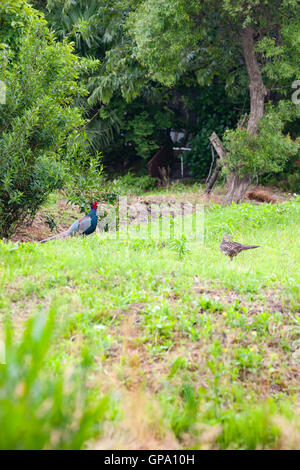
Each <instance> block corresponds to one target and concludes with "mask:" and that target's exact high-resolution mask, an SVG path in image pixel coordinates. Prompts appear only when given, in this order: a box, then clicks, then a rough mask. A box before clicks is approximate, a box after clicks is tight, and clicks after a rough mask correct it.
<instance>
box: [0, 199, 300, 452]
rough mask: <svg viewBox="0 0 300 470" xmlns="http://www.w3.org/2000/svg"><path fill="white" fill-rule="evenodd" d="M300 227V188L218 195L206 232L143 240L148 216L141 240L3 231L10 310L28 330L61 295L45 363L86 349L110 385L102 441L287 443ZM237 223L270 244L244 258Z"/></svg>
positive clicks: (292, 409) (295, 383)
mask: <svg viewBox="0 0 300 470" xmlns="http://www.w3.org/2000/svg"><path fill="white" fill-rule="evenodd" d="M156 223H158V222H156ZM299 228H300V201H299V198H298V200H297V199H296V198H294V199H292V200H291V201H289V202H286V203H283V204H280V205H267V204H262V205H260V206H256V205H250V204H242V205H238V206H235V205H233V206H231V207H226V208H224V207H221V206H216V205H215V206H208V207H207V208H206V210H205V239H204V243H203V244H202V243H200V241H199V240H198V241H197V240H196V241H189V240H188V239H183V238H182V237H177V238H176V239H175V241H174V240H173V242H168V241H163V242H162V241H160V240H153V239H151V238H144V239H143V238H142V233H143V230H144V227H141V229H140V230H141V231H140V232H137V231H136V230H135V238H131V239H122V237H120V239H116V240H112V239H110V237H109V234H102V235H95V236H90V237H88V238H73V239H68V240H58V241H53V242H50V243H48V244H45V245H39V244H35V243H33V244H21V245H19V246H18V245H16V244H13V243H9V244H6V245H5V244H3V243H2V244H1V245H0V256H1V257H0V274H1V280H0V286H1V297H0V308H1V312H2V313H1V315H2V317H3V318H4V317H6V316H10V317H11V318H12V322H13V324H14V328H15V332H16V337H17V338H21V336H22V331H23V329H24V323H25V321H26V320H27V319H28V318H32V317H33V316H35V315H38V314H39V315H47V312H48V311H49V309H51V308H53V305H55V312H56V313H55V328H54V332H53V335H52V342H51V345H50V346H49V350H48V352H47V354H46V356H45V358H44V360H43V370H44V373H46V375H48V376H52V375H53V376H55V374H57V370H58V369H59V370H60V371H61V372H60V373H64V372H66V373H67V371H68V370H69V368H70V367H72V368H73V367H81V364H82V361H83V360H84V362H85V367H86V368H87V376H86V378H85V381H84V383H83V384H82V387H85V386H86V387H87V388H88V389H89V390H90V391H91V394H92V397H93V398H92V399H93V401H97V399H99V400H100V399H101V397H103V394H105V395H107V396H110V401H109V403H110V405H109V406H110V407H111V408H110V412H109V413H108V417H107V418H106V419H107V425H106V426H105V427H104V431H103V433H102V434H101V435H100V436H99V439H97V440H96V441H94V440H93V441H91V442H89V443H87V444H86V445H88V446H89V447H96V448H101V447H104V446H105V445H107V446H109V448H141V447H146V448H157V447H158V446H160V448H238V449H253V448H274V447H275V448H280V446H283V445H289V444H282V442H283V441H282V440H281V439H282V438H281V436H282V435H283V434H284V430H282V429H281V425H279V424H278V422H277V421H276V419H277V415H278V416H279V415H280V416H281V418H282V420H286V422H288V423H291V419H292V417H293V416H294V415H296V403H297V399H299V393H300V386H299V375H298V372H297V371H298V370H299V362H300V314H299V299H300V294H299V278H300V273H299V270H300V266H299V260H300V246H299V235H300V233H299ZM132 230H133V229H131V233H133V232H132ZM139 233H140V236H138V235H139ZM224 233H233V234H234V239H235V240H238V241H240V242H244V243H247V244H258V245H260V246H261V248H259V249H257V250H253V251H252V250H251V251H247V252H244V253H242V254H240V255H239V256H238V257H237V258H235V259H234V260H233V261H232V262H231V261H230V260H229V258H227V257H225V256H224V255H222V254H221V253H220V251H219V248H218V245H219V243H220V240H221V239H222V236H223V234H224ZM0 406H1V402H0ZM281 422H283V421H281ZM299 422H300V421H299V420H298V422H296V423H294V422H293V424H289V425H290V426H294V427H293V429H294V431H295V429H297V426H299ZM295 432H296V431H295ZM297 432H298V431H297ZM290 445H292V444H290ZM293 445H296V446H300V440H298V441H297V442H296V444H293ZM151 446H152V447H151Z"/></svg>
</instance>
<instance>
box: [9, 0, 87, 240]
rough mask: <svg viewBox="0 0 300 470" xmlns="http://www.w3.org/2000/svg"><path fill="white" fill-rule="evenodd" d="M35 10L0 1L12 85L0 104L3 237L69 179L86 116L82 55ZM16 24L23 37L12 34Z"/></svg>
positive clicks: (26, 6) (29, 216) (32, 213)
mask: <svg viewBox="0 0 300 470" xmlns="http://www.w3.org/2000/svg"><path fill="white" fill-rule="evenodd" d="M33 12H34V10H32V9H31V8H30V7H28V5H27V4H26V3H25V2H24V1H22V0H20V1H18V2H17V3H15V2H13V1H12V0H9V1H8V2H5V3H4V5H3V4H1V5H0V22H1V24H2V23H3V22H4V24H5V28H4V29H1V31H0V80H2V81H4V80H5V83H6V90H7V91H6V102H5V103H4V104H0V107H1V114H0V237H5V238H7V237H9V236H10V235H11V234H12V233H13V232H14V230H15V229H16V227H17V226H18V225H20V224H21V223H24V222H25V221H26V220H30V219H31V218H32V217H33V216H34V215H35V213H36V212H37V210H38V208H39V207H40V206H41V204H42V203H43V202H45V200H46V198H47V196H48V195H49V193H50V192H52V191H53V190H56V189H59V188H61V187H62V186H63V183H64V181H65V177H66V168H67V161H68V160H71V159H72V158H74V155H72V154H68V151H69V149H72V147H71V146H70V145H68V142H69V141H70V140H72V141H73V140H74V138H76V136H77V134H78V132H79V129H80V128H81V127H82V126H83V124H84V120H83V119H82V117H81V115H80V112H79V110H78V109H77V108H75V107H72V106H71V102H72V99H73V98H74V97H75V96H78V95H81V94H84V93H85V91H84V89H82V88H81V86H80V84H79V83H78V77H79V71H80V67H81V65H80V62H79V59H78V58H77V57H76V56H75V55H73V53H72V46H71V45H68V44H61V43H57V42H55V40H54V38H53V36H52V34H51V33H50V32H49V30H48V29H47V26H46V24H45V21H44V20H43V19H40V18H39V15H38V14H37V13H36V12H35V13H33ZM23 17H24V21H21V20H22V18H23ZM16 22H17V23H16ZM16 24H17V25H18V26H17V29H18V41H17V44H15V41H13V40H12V37H13V35H12V34H11V31H14V30H15V28H16ZM20 25H23V30H22V33H23V35H22V36H21V32H20ZM1 42H2V44H1ZM4 43H5V44H4ZM10 46H11V47H10Z"/></svg>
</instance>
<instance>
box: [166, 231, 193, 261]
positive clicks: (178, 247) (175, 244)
mask: <svg viewBox="0 0 300 470" xmlns="http://www.w3.org/2000/svg"><path fill="white" fill-rule="evenodd" d="M167 246H168V247H169V248H170V250H172V251H175V252H176V253H177V254H178V257H179V259H182V258H183V257H184V255H186V254H188V253H190V252H191V250H190V248H189V247H188V241H187V238H186V236H185V235H182V236H181V238H175V239H172V240H170V241H169V242H168V244H167Z"/></svg>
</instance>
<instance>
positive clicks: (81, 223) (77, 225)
mask: <svg viewBox="0 0 300 470" xmlns="http://www.w3.org/2000/svg"><path fill="white" fill-rule="evenodd" d="M97 207H98V203H97V202H93V203H92V204H91V210H90V212H89V214H87V215H85V216H84V217H82V218H81V219H78V220H76V221H75V222H74V223H73V224H72V225H71V227H70V228H69V229H68V230H66V231H65V232H61V233H58V234H57V235H54V236H53V237H49V238H45V239H44V240H41V241H40V243H45V242H48V241H49V240H55V239H57V238H65V237H70V236H71V235H75V234H76V233H79V234H81V235H90V234H91V233H93V232H94V231H95V230H96V227H97V223H98V217H97Z"/></svg>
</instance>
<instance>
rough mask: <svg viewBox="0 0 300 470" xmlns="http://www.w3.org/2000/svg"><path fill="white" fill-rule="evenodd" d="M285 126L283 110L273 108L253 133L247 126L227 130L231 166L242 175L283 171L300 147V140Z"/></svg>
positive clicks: (229, 163)
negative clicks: (280, 111) (282, 116)
mask: <svg viewBox="0 0 300 470" xmlns="http://www.w3.org/2000/svg"><path fill="white" fill-rule="evenodd" d="M283 128H284V121H283V119H282V118H281V116H280V115H279V113H278V112H276V111H275V110H274V109H270V111H269V112H268V113H267V114H266V115H265V116H264V117H263V118H262V119H261V120H260V122H259V133H258V134H255V135H254V136H251V135H250V133H249V132H248V131H247V130H246V129H236V130H228V131H226V132H225V134H224V146H225V148H226V149H227V151H228V152H229V154H228V160H227V168H228V169H229V170H231V171H235V172H237V173H238V174H239V175H240V176H245V175H247V174H251V175H254V176H256V175H262V174H264V173H267V172H273V173H278V172H280V171H281V170H282V168H283V166H284V164H285V162H286V161H287V160H288V159H289V158H290V157H291V156H293V155H296V154H297V152H298V147H299V141H298V140H296V141H293V140H292V139H291V137H290V136H289V135H284V134H283V132H282V131H283Z"/></svg>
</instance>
